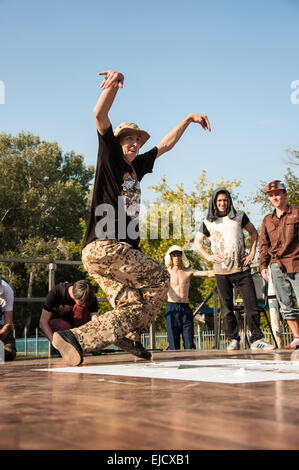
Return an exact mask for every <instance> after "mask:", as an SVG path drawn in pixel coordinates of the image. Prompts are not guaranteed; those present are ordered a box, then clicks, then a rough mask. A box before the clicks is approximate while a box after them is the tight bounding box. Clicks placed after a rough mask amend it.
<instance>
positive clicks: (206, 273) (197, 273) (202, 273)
mask: <svg viewBox="0 0 299 470" xmlns="http://www.w3.org/2000/svg"><path fill="white" fill-rule="evenodd" d="M192 277H215V274H214V271H199V270H194V271H193V273H192Z"/></svg>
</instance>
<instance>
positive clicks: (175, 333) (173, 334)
mask: <svg viewBox="0 0 299 470" xmlns="http://www.w3.org/2000/svg"><path fill="white" fill-rule="evenodd" d="M165 318H166V328H167V338H168V343H169V349H181V345H180V338H181V335H182V336H183V343H184V349H194V348H195V346H194V326H193V313H192V310H191V308H190V307H189V304H182V303H175V302H167V304H166V310H165Z"/></svg>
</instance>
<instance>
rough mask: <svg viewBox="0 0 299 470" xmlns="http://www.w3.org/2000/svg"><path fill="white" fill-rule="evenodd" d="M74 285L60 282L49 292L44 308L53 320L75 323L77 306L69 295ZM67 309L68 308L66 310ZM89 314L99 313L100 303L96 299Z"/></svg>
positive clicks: (90, 307) (90, 306) (88, 307)
mask: <svg viewBox="0 0 299 470" xmlns="http://www.w3.org/2000/svg"><path fill="white" fill-rule="evenodd" d="M72 285H73V284H71V283H69V282H60V283H59V284H56V286H54V287H53V289H51V290H50V291H49V292H48V295H47V297H46V300H45V303H44V305H43V308H44V309H45V310H47V312H51V313H52V316H51V319H54V318H63V319H64V320H66V321H68V322H69V323H71V324H72V323H73V307H74V306H75V305H76V302H75V301H74V299H72V298H71V296H70V295H69V287H71V286H72ZM65 307H66V308H65ZM68 307H70V308H68ZM87 310H88V314H89V316H90V314H91V313H93V312H97V311H98V301H97V298H96V297H95V298H94V301H93V302H92V304H91V305H89V306H87Z"/></svg>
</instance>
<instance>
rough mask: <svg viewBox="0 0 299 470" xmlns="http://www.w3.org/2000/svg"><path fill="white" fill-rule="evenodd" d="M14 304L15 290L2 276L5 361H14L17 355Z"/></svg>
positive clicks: (1, 332)
mask: <svg viewBox="0 0 299 470" xmlns="http://www.w3.org/2000/svg"><path fill="white" fill-rule="evenodd" d="M13 304H14V293H13V290H12V288H11V287H10V285H9V284H7V282H5V281H4V280H3V279H2V278H1V276H0V340H1V341H3V343H4V351H5V361H13V360H14V359H15V357H16V344H15V339H14V336H13Z"/></svg>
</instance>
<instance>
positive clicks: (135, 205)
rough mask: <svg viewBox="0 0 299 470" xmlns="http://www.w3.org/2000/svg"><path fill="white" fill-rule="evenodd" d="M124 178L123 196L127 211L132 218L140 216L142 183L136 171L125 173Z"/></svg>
mask: <svg viewBox="0 0 299 470" xmlns="http://www.w3.org/2000/svg"><path fill="white" fill-rule="evenodd" d="M123 179H124V182H123V184H122V192H121V196H122V198H123V201H124V207H125V211H126V213H127V215H128V216H129V217H131V219H135V218H136V217H138V216H139V212H140V200H141V190H140V183H139V181H138V180H137V178H136V176H135V174H134V172H133V173H131V174H130V173H129V172H127V173H125V174H124V175H123Z"/></svg>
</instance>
